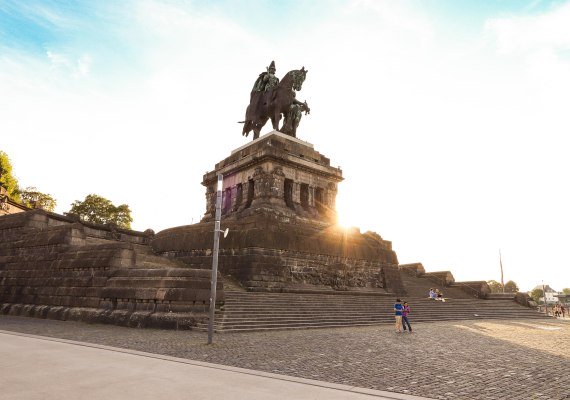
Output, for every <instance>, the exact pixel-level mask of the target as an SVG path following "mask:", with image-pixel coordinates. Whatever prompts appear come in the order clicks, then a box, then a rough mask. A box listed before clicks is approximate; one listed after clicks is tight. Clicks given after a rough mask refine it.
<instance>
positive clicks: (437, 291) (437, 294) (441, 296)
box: [435, 289, 445, 303]
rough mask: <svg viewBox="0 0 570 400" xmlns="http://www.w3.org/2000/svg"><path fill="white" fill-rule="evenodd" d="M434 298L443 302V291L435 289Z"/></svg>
mask: <svg viewBox="0 0 570 400" xmlns="http://www.w3.org/2000/svg"><path fill="white" fill-rule="evenodd" d="M435 294H436V296H437V297H436V300H439V301H443V302H444V303H445V297H443V293H441V292H440V291H439V289H435Z"/></svg>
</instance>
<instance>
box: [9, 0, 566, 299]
mask: <svg viewBox="0 0 570 400" xmlns="http://www.w3.org/2000/svg"><path fill="white" fill-rule="evenodd" d="M568 21H570V2H569V1H540V0H495V1H492V0H489V1H485V2H482V1H470V0H422V1H419V0H415V1H411V0H400V1H383V0H331V1H311V2H306V1H301V0H283V1H269V0H258V1H256V0H252V1H229V0H228V1H177V0H163V1H159V0H132V1H129V0H126V1H121V2H116V1H110V0H109V1H97V2H93V1H72V0H68V1H55V0H42V1H35V0H30V1H26V2H22V1H11V0H0V150H3V151H5V152H6V153H7V154H8V155H9V157H10V160H11V162H12V165H13V169H14V174H15V175H16V177H17V178H18V180H19V183H20V186H21V187H27V186H35V187H37V188H38V189H39V190H40V191H43V192H45V193H49V194H51V195H52V196H54V197H55V198H56V200H57V202H58V206H57V208H56V211H57V212H60V213H63V212H65V211H68V210H69V208H70V205H71V203H72V202H73V201H75V200H83V199H84V198H85V196H86V195H88V194H90V193H95V194H98V195H101V196H103V197H105V198H108V199H109V200H111V201H112V202H113V203H114V204H116V205H119V204H123V203H126V204H128V205H129V206H130V208H131V210H132V215H133V218H134V222H133V228H134V229H136V230H141V231H144V230H145V229H147V228H152V229H154V230H155V231H157V232H158V231H160V230H162V229H166V228H169V227H174V226H180V225H187V224H191V223H196V222H198V221H199V220H200V218H201V216H202V214H203V213H204V212H205V208H206V201H205V188H204V187H203V186H202V185H201V182H202V177H203V174H204V173H205V172H207V171H211V170H213V169H214V165H215V164H216V163H217V162H218V161H220V160H222V159H224V158H225V157H227V156H229V154H230V153H231V151H232V150H233V149H235V148H237V147H240V146H242V145H244V144H246V143H248V141H250V140H251V136H250V137H249V138H244V137H243V136H242V135H241V128H242V126H241V125H239V124H238V123H237V122H238V121H241V120H243V119H244V115H245V108H246V106H247V104H248V101H249V93H250V90H251V87H252V86H253V83H254V82H255V79H256V78H257V76H258V74H259V73H261V72H263V71H265V68H266V67H267V66H268V65H269V63H270V62H271V61H272V60H275V63H276V67H277V73H276V75H277V76H278V77H280V78H281V77H283V76H284V75H285V74H286V73H287V72H288V71H290V70H293V69H299V68H301V67H302V66H304V67H305V68H306V69H308V70H309V72H308V74H307V79H306V81H305V83H304V84H303V88H302V90H301V91H300V92H299V93H298V94H297V98H298V99H299V100H301V101H304V100H306V101H307V102H308V104H309V106H310V107H311V114H310V115H308V116H304V117H303V119H302V121H301V123H300V126H299V128H298V130H297V137H298V138H299V139H302V140H305V141H307V142H309V143H312V144H313V145H314V147H315V149H316V150H317V151H319V152H320V153H321V154H324V155H325V156H327V157H328V158H330V160H331V165H333V166H340V168H341V169H342V171H343V176H344V181H343V182H342V183H341V184H340V185H339V193H338V197H337V210H338V212H339V214H340V218H341V222H342V223H343V224H345V225H347V226H356V227H359V228H360V229H361V231H362V232H365V231H367V230H371V231H375V232H377V233H379V234H380V235H381V236H382V237H383V238H384V239H385V240H389V241H391V242H392V244H393V248H394V250H395V251H396V253H397V255H398V259H399V262H400V263H402V264H404V263H413V262H421V263H422V264H423V265H424V267H425V268H426V270H427V271H442V270H450V271H451V272H452V273H453V275H454V277H455V279H456V280H457V281H466V280H490V279H494V280H500V266H499V252H501V255H502V264H503V267H504V279H505V282H506V281H508V280H514V281H515V282H516V283H517V284H518V285H519V287H520V288H521V289H522V290H530V289H532V288H533V287H534V286H535V285H538V284H541V283H542V281H544V283H545V284H549V285H550V286H551V287H553V288H554V289H556V290H562V288H564V287H570V272H569V271H570V257H568V254H567V249H568V248H569V243H570V229H569V228H570V180H569V179H568V177H569V171H570V157H569V156H568V153H569V150H570V146H569V145H568V140H567V136H568V135H569V134H570V119H569V118H568V116H569V115H570V114H569V111H568V104H570V23H568ZM271 130H272V128H271V125H270V124H267V125H266V126H265V128H264V129H263V130H262V134H263V133H267V132H270V131H271Z"/></svg>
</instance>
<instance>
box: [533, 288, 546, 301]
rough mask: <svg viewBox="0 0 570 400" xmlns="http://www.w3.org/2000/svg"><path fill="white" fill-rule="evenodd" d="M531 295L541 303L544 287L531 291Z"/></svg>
mask: <svg viewBox="0 0 570 400" xmlns="http://www.w3.org/2000/svg"><path fill="white" fill-rule="evenodd" d="M530 297H532V299H533V300H534V301H535V302H536V303H537V304H538V303H540V299H541V298H542V297H544V293H543V292H542V289H539V288H536V289H533V290H532V292H530Z"/></svg>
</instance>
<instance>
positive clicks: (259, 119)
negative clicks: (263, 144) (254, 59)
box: [242, 67, 311, 140]
mask: <svg viewBox="0 0 570 400" xmlns="http://www.w3.org/2000/svg"><path fill="white" fill-rule="evenodd" d="M307 72H308V70H305V67H303V68H301V69H300V70H299V69H295V70H293V71H289V72H288V73H287V74H286V75H285V76H284V77H283V79H282V80H281V82H279V84H278V85H277V87H274V88H270V89H268V90H263V91H256V90H253V91H252V92H251V96H250V102H249V106H247V110H246V112H245V121H242V123H243V124H244V126H243V131H242V135H244V136H248V135H249V132H250V131H252V130H253V140H255V139H257V138H258V137H259V132H260V131H261V128H263V126H264V125H265V123H266V122H267V120H268V119H271V124H272V125H273V129H275V130H277V131H280V132H283V133H285V134H287V135H290V136H293V137H296V134H297V127H298V126H299V121H300V120H301V112H303V111H304V112H305V114H309V112H310V111H311V110H310V109H309V106H308V105H307V102H304V103H301V102H300V101H299V100H297V99H296V98H295V91H299V90H301V87H302V86H303V82H304V81H305V77H306V76H307ZM282 115H283V116H284V117H285V120H284V121H283V126H282V127H281V129H279V121H280V120H281V116H282Z"/></svg>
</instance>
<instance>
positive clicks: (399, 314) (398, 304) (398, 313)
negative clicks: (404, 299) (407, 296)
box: [394, 299, 404, 333]
mask: <svg viewBox="0 0 570 400" xmlns="http://www.w3.org/2000/svg"><path fill="white" fill-rule="evenodd" d="M403 309H404V306H403V305H402V303H401V301H400V299H396V304H394V313H395V314H396V332H398V333H402V310H403Z"/></svg>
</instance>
